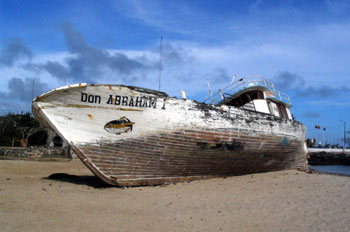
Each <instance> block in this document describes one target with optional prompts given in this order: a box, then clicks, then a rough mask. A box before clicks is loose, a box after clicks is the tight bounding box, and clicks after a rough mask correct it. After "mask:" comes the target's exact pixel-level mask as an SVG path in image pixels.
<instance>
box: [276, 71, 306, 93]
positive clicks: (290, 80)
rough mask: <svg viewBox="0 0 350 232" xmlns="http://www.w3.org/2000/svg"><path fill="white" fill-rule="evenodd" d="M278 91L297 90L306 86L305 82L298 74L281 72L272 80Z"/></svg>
mask: <svg viewBox="0 0 350 232" xmlns="http://www.w3.org/2000/svg"><path fill="white" fill-rule="evenodd" d="M271 80H272V81H273V83H274V85H275V87H276V88H277V89H278V90H281V91H286V90H290V89H297V88H300V87H303V86H304V85H305V80H304V79H303V78H302V77H300V76H298V75H297V74H294V73H290V72H288V71H284V72H280V73H279V74H277V75H276V76H274V77H273V78H272V79H271Z"/></svg>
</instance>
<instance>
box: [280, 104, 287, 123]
mask: <svg viewBox="0 0 350 232" xmlns="http://www.w3.org/2000/svg"><path fill="white" fill-rule="evenodd" d="M277 107H278V112H279V114H280V115H281V118H285V119H289V118H288V114H287V110H286V107H285V106H284V105H282V104H277Z"/></svg>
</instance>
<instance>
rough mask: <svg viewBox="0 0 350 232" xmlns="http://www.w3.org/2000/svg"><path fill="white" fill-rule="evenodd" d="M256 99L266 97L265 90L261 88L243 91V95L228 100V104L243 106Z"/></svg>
mask: <svg viewBox="0 0 350 232" xmlns="http://www.w3.org/2000/svg"><path fill="white" fill-rule="evenodd" d="M255 99H264V94H263V92H262V91H260V90H254V91H250V92H246V93H243V94H242V95H240V96H238V97H235V98H233V99H232V100H230V101H228V102H227V103H226V105H231V106H236V107H241V106H244V105H245V104H247V103H248V102H251V101H253V100H255Z"/></svg>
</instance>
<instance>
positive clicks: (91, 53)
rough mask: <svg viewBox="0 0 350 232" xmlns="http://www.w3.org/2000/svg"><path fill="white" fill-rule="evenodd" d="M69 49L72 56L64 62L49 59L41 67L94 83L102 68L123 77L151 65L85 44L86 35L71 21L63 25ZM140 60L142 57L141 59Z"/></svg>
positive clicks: (54, 74) (68, 77) (78, 80)
mask: <svg viewBox="0 0 350 232" xmlns="http://www.w3.org/2000/svg"><path fill="white" fill-rule="evenodd" d="M62 31H63V33H64V38H65V41H66V45H67V49H68V51H69V53H70V54H71V55H72V56H71V57H69V58H67V59H66V60H65V61H64V63H63V64H62V63H59V62H52V61H48V62H46V63H45V64H41V65H40V67H41V68H42V69H44V70H46V71H47V72H48V73H50V74H51V75H52V76H54V77H56V78H59V79H63V80H72V81H77V82H95V81H96V78H98V77H99V76H100V75H101V74H103V70H106V69H108V70H111V71H116V72H118V73H119V74H121V75H122V76H123V77H127V76H130V75H131V74H132V73H133V72H137V71H147V70H150V69H152V65H146V62H141V61H139V60H138V59H130V58H128V57H127V56H126V55H125V54H122V53H113V54H110V53H108V52H106V51H104V50H102V49H98V48H93V47H91V46H89V45H87V44H86V42H85V40H84V38H83V36H82V35H81V34H79V33H78V32H77V31H75V30H74V29H73V28H72V27H71V25H70V24H68V23H65V24H64V25H63V26H62ZM140 59H141V58H140Z"/></svg>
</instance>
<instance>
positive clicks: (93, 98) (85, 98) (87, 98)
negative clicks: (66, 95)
mask: <svg viewBox="0 0 350 232" xmlns="http://www.w3.org/2000/svg"><path fill="white" fill-rule="evenodd" d="M80 101H82V102H89V103H97V104H100V103H101V96H98V95H93V94H87V93H81V98H80Z"/></svg>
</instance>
